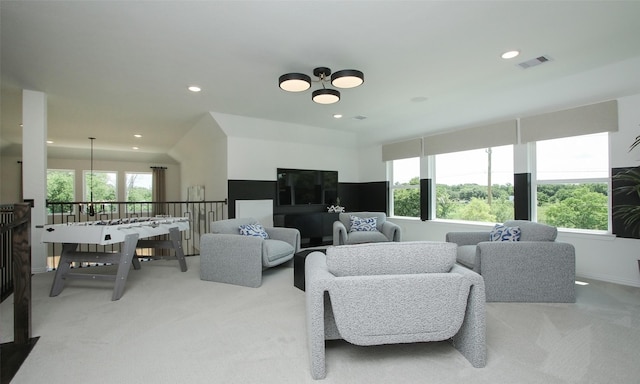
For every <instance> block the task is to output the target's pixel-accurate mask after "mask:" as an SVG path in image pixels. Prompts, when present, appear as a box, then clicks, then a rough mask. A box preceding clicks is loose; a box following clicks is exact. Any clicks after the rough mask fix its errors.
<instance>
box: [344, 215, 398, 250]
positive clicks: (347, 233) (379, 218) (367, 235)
mask: <svg viewBox="0 0 640 384" xmlns="http://www.w3.org/2000/svg"><path fill="white" fill-rule="evenodd" d="M351 216H357V217H359V218H363V219H367V218H371V217H375V218H376V229H377V230H375V231H356V232H354V231H352V230H351ZM401 236H402V233H401V231H400V226H399V225H397V224H395V223H392V222H390V221H387V215H386V213H384V212H342V213H340V215H338V221H334V222H333V245H343V244H361V243H378V242H386V241H396V242H399V241H400V240H401Z"/></svg>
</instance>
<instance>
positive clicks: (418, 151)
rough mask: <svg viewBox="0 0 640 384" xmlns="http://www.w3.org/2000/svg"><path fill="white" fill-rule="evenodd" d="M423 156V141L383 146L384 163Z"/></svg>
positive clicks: (409, 141)
mask: <svg viewBox="0 0 640 384" xmlns="http://www.w3.org/2000/svg"><path fill="white" fill-rule="evenodd" d="M420 156H422V139H421V138H418V139H411V140H407V141H401V142H398V143H391V144H384V145H383V146H382V161H389V160H400V159H408V158H411V157H420Z"/></svg>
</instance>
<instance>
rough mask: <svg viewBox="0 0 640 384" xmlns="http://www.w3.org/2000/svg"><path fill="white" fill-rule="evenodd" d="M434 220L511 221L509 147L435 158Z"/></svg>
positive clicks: (511, 151)
mask: <svg viewBox="0 0 640 384" xmlns="http://www.w3.org/2000/svg"><path fill="white" fill-rule="evenodd" d="M435 184H436V218H439V219H451V220H467V221H479V222H491V223H496V222H504V221H506V220H510V219H513V146H512V145H505V146H501V147H495V148H484V149H474V150H470V151H461V152H454V153H446V154H440V155H435Z"/></svg>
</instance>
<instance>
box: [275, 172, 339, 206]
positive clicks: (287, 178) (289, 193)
mask: <svg viewBox="0 0 640 384" xmlns="http://www.w3.org/2000/svg"><path fill="white" fill-rule="evenodd" d="M337 198H338V171H318V170H310V169H288V168H278V205H311V204H325V205H335V204H336V200H337Z"/></svg>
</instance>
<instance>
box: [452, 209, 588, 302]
mask: <svg viewBox="0 0 640 384" xmlns="http://www.w3.org/2000/svg"><path fill="white" fill-rule="evenodd" d="M504 225H505V226H507V227H519V228H520V230H521V238H520V241H490V240H491V239H490V231H484V232H479V231H476V232H449V233H447V234H446V241H447V242H451V243H456V244H457V245H458V253H457V261H458V263H459V264H462V265H464V266H465V267H468V268H470V269H472V270H474V271H475V272H477V273H479V274H480V275H482V277H483V278H484V282H485V289H486V295H487V301H500V302H563V303H572V302H575V301H576V295H575V277H576V276H575V275H576V272H575V271H576V262H575V249H574V247H573V245H571V244H568V243H561V242H557V241H555V240H556V236H557V233H558V231H557V229H556V228H555V227H552V226H549V225H544V224H540V223H534V222H531V221H526V220H511V221H506V222H505V223H504Z"/></svg>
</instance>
